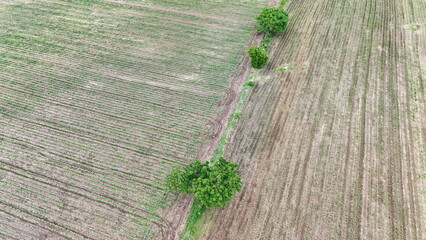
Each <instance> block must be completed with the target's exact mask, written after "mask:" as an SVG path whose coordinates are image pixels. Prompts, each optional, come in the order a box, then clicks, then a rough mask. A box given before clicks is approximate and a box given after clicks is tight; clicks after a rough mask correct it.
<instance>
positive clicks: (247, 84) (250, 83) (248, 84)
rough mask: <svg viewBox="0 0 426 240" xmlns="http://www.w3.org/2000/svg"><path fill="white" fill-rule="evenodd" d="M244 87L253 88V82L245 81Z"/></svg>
mask: <svg viewBox="0 0 426 240" xmlns="http://www.w3.org/2000/svg"><path fill="white" fill-rule="evenodd" d="M244 86H248V87H253V86H254V82H253V81H251V80H250V81H247V82H245V83H244Z"/></svg>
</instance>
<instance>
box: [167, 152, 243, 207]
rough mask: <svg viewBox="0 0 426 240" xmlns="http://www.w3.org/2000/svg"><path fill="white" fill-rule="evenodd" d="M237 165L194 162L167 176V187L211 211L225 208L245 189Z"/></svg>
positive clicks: (220, 161) (220, 160)
mask: <svg viewBox="0 0 426 240" xmlns="http://www.w3.org/2000/svg"><path fill="white" fill-rule="evenodd" d="M236 167H237V164H235V163H231V162H228V161H227V160H225V159H224V158H222V157H221V158H219V159H218V160H217V161H216V162H214V163H211V162H209V161H207V162H205V163H201V162H200V161H198V160H197V161H194V162H193V163H191V164H189V165H188V166H187V167H184V168H175V169H173V170H172V172H171V173H169V174H168V175H167V176H166V187H167V188H168V189H169V190H172V191H178V192H181V193H185V194H194V195H195V199H196V201H198V202H200V203H201V205H202V206H203V207H204V208H205V209H208V208H210V207H213V206H216V207H223V206H225V204H226V203H227V202H229V201H230V200H231V199H232V196H233V195H234V194H235V192H237V191H239V190H240V189H241V185H242V183H241V179H240V177H239V176H238V173H239V172H238V170H236V169H235V168H236Z"/></svg>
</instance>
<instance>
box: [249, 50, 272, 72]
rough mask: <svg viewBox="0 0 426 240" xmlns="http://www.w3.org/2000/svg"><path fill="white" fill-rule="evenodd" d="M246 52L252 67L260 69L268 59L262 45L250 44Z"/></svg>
mask: <svg viewBox="0 0 426 240" xmlns="http://www.w3.org/2000/svg"><path fill="white" fill-rule="evenodd" d="M247 53H248V55H249V56H250V58H251V66H252V67H254V68H257V69H261V68H262V67H263V66H265V64H266V62H267V61H268V54H266V51H265V49H264V48H262V47H256V46H251V47H250V48H249V50H248V51H247Z"/></svg>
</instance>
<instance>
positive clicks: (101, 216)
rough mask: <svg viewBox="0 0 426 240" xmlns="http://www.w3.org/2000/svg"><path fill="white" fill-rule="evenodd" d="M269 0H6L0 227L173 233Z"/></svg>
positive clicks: (1, 18) (10, 235)
mask: <svg viewBox="0 0 426 240" xmlns="http://www.w3.org/2000/svg"><path fill="white" fill-rule="evenodd" d="M266 4H267V1H265V0H249V1H247V0H242V1H203V3H202V4H201V3H200V1H193V0H178V1H170V0H146V1H144V0H142V1H140V0H67V1H62V0H40V1H38V0H37V1H35V0H33V1H32V0H7V1H0V26H1V28H0V93H1V95H0V239H7V240H9V239H19V240H22V239H55V240H57V239H176V238H178V234H179V231H180V229H181V226H182V224H183V223H184V221H185V217H186V211H187V208H188V206H189V201H190V198H177V196H175V195H171V194H167V193H166V191H165V189H164V186H163V180H164V176H165V174H166V173H168V172H169V171H170V170H171V169H172V168H173V167H176V166H182V165H185V164H187V163H189V162H191V161H192V160H194V159H196V158H198V157H199V156H200V155H203V154H200V153H202V152H206V151H205V150H203V149H211V148H206V146H211V145H212V144H214V143H216V142H217V140H218V137H219V135H220V132H221V129H223V127H222V125H223V118H226V116H227V113H228V112H229V109H230V107H229V106H230V104H232V102H233V99H234V98H235V91H233V90H232V88H233V87H234V86H233V85H232V83H233V79H235V78H236V74H237V72H236V69H237V67H238V65H239V63H241V61H240V60H241V56H243V53H244V51H245V50H246V48H247V46H246V45H247V43H248V42H249V41H250V39H251V38H252V35H253V29H254V16H255V15H256V14H257V12H258V11H259V10H260V9H261V8H262V7H263V6H265V5H266ZM206 157H207V156H206Z"/></svg>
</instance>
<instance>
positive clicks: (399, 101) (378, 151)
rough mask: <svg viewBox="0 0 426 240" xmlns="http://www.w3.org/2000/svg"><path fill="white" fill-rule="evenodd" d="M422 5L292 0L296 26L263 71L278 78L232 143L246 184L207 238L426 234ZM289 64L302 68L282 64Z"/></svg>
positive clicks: (254, 100)
mask: <svg viewBox="0 0 426 240" xmlns="http://www.w3.org/2000/svg"><path fill="white" fill-rule="evenodd" d="M410 4H413V5H410ZM422 8H424V7H423V5H421V4H420V2H419V1H415V3H412V2H408V1H403V2H400V1H393V0H388V1H384V2H383V1H366V0H365V1H358V2H351V1H337V0H322V1H311V0H304V1H292V2H290V4H289V7H288V10H289V12H290V17H291V23H290V25H289V28H288V29H287V30H286V32H285V34H284V35H282V36H279V37H278V39H275V41H274V42H273V45H274V46H271V49H272V52H270V62H269V63H268V65H267V67H266V69H265V70H262V71H261V72H259V73H257V74H255V76H254V77H255V78H257V79H269V80H268V81H266V82H265V81H258V84H257V85H256V87H254V88H253V91H252V93H251V94H250V95H249V96H248V99H247V100H246V103H245V107H244V109H243V111H242V113H243V114H242V116H241V118H240V122H239V124H238V125H237V127H236V129H235V131H234V132H233V134H232V136H231V138H230V141H229V142H230V143H229V145H228V147H227V149H226V157H227V158H228V159H231V160H232V161H234V162H237V163H239V164H240V171H241V175H242V178H243V181H244V187H243V190H242V191H241V192H240V193H239V194H238V195H237V196H236V197H235V199H234V201H232V202H231V203H230V204H229V206H227V207H225V208H223V209H220V210H216V211H211V212H209V213H208V214H207V215H206V216H205V218H204V219H203V223H204V224H203V226H204V228H203V229H202V231H201V238H202V239H359V238H363V239H423V238H424V237H425V236H426V235H425V232H424V231H425V227H424V223H425V219H424V218H425V217H424V216H425V214H424V211H425V177H424V176H425V167H424V166H425V158H424V153H425V142H426V139H425V130H426V128H425V122H426V115H425V109H424V107H425V106H424V79H425V77H426V75H425V69H426V67H425V63H426V61H424V60H425V49H426V47H425V42H426V36H425V32H426V18H425V13H424V11H423V12H422V11H420V10H418V9H422ZM417 25H420V26H421V27H418V28H417ZM413 29H414V30H413ZM284 64H293V65H294V66H295V68H294V69H292V70H290V71H287V72H284V73H282V72H277V71H275V69H276V68H277V67H279V66H282V65H284Z"/></svg>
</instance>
